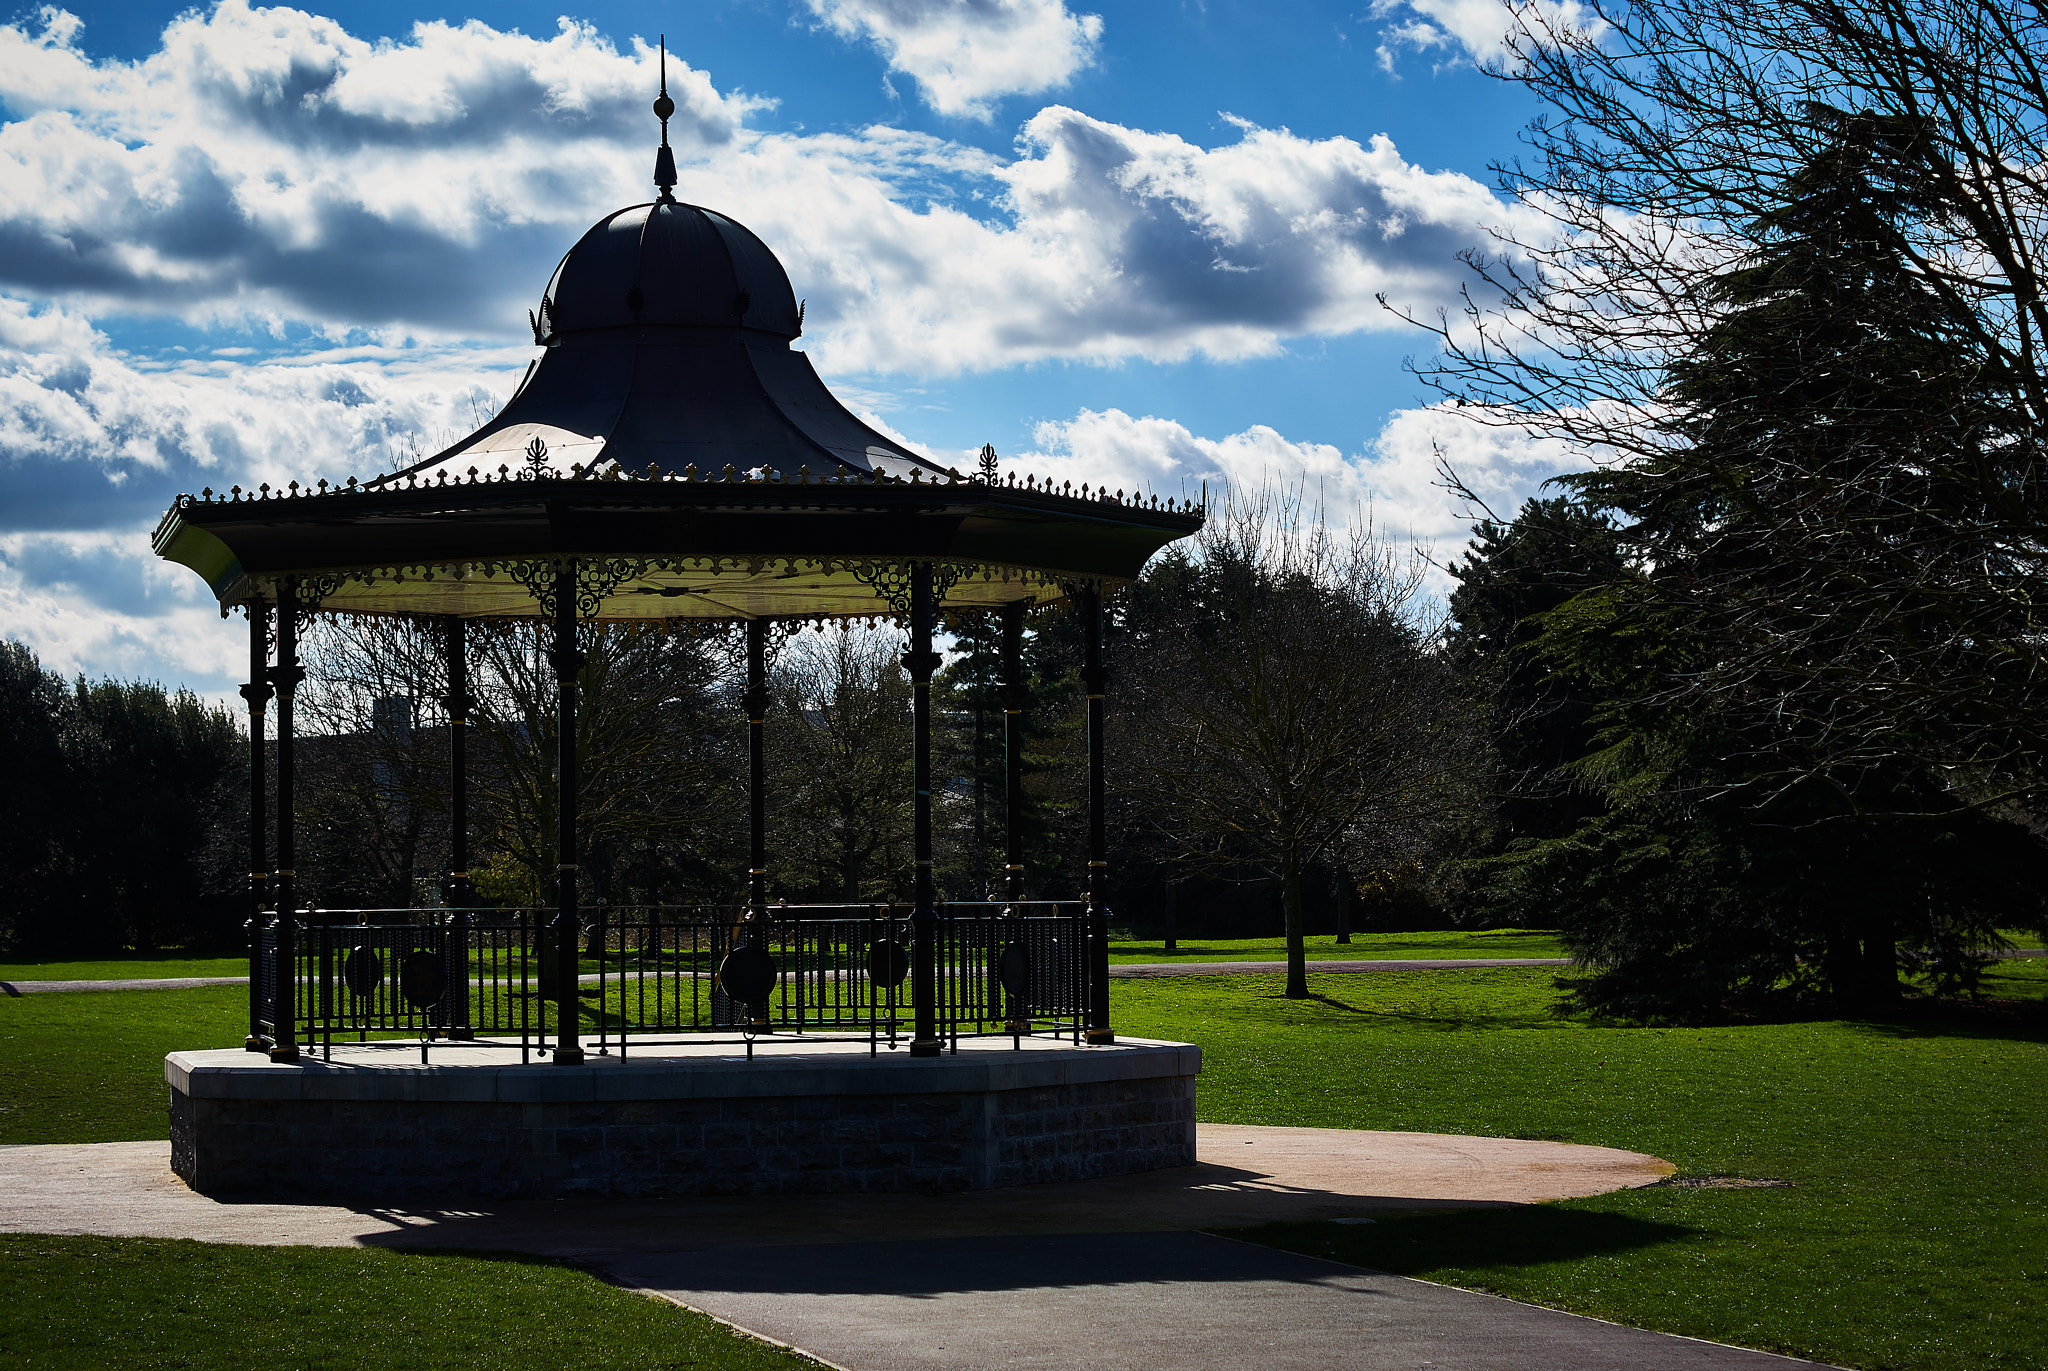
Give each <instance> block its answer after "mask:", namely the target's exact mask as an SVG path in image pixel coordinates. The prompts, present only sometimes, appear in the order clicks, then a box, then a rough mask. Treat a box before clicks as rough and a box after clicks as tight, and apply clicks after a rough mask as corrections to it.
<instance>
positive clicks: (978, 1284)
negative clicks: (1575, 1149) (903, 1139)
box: [611, 1233, 1815, 1371]
mask: <svg viewBox="0 0 2048 1371" xmlns="http://www.w3.org/2000/svg"><path fill="white" fill-rule="evenodd" d="M611 1274H612V1277H613V1279H614V1280H617V1281H619V1282H621V1283H622V1284H625V1285H630V1286H633V1287H636V1288H638V1289H642V1290H648V1291H652V1292H654V1293H656V1294H659V1295H663V1296H665V1297H667V1298H669V1299H672V1300H675V1301H676V1302H677V1303H679V1304H684V1305H688V1306H689V1307H691V1308H693V1309H701V1310H704V1311H705V1312H707V1313H710V1314H714V1315H716V1316H717V1317H719V1318H721V1319H724V1320H726V1321H727V1322H728V1323H735V1324H738V1325H739V1326H740V1327H742V1328H746V1329H749V1330H751V1331H753V1332H756V1333H763V1334H766V1335H767V1336H768V1337H771V1338H774V1339H776V1340H778V1341H780V1342H786V1343H789V1344H791V1345H792V1346H795V1347H798V1348H801V1349H802V1350H804V1351H806V1352H809V1353H811V1354H812V1355H813V1356H817V1357H821V1358H823V1359H824V1360H826V1361H827V1362H830V1363H832V1364H834V1365H837V1366H840V1367H844V1368H849V1369H850V1371H1181V1369H1182V1368H1188V1369H1189V1371H1192V1368H1196V1367H1199V1368H1202V1371H1312V1369H1313V1371H1339V1369H1341V1371H1382V1369H1383V1368H1384V1371H1395V1368H1399V1371H1409V1368H1412V1367H1431V1366H1441V1367H1455V1368H1458V1371H1781V1368H1789V1367H1795V1366H1813V1365H1814V1364H1815V1363H1812V1362H1803V1361H1794V1360H1792V1359H1790V1358H1785V1357H1776V1356H1772V1355H1771V1354H1769V1353H1766V1352H1752V1351H1748V1350H1746V1349H1743V1348H1735V1347H1726V1346H1722V1345H1720V1344H1718V1343H1707V1342H1696V1341H1693V1340H1692V1339H1689V1338H1676V1337H1671V1336H1669V1335H1668V1334H1663V1333H1650V1332H1645V1331H1643V1330H1642V1329H1637V1328H1624V1327H1622V1326H1620V1325H1618V1324H1611V1323H1602V1322H1599V1321H1598V1320H1595V1319H1586V1318H1580V1317H1577V1316H1576V1315H1572V1314H1563V1313H1559V1312H1558V1311H1556V1310H1554V1309H1539V1308H1537V1307H1535V1306H1534V1305H1527V1304H1518V1303H1516V1302H1514V1301H1512V1300H1504V1299H1499V1298H1496V1297H1494V1296H1491V1295H1481V1294H1476V1293H1474V1292H1472V1291H1469V1290H1456V1289H1453V1288H1451V1287H1449V1286H1444V1285H1432V1284H1430V1283H1428V1282H1426V1281H1417V1280H1408V1279H1406V1278H1404V1277H1400V1276H1389V1275H1384V1274H1381V1273H1379V1272H1373V1271H1364V1270H1360V1269H1359V1268H1357V1267H1353V1266H1343V1265H1339V1264H1338V1263H1336V1262H1328V1261H1321V1260H1318V1259H1316V1258H1314V1257H1301V1256H1296V1255H1294V1254H1292V1253H1288V1252H1276V1251H1273V1250H1272V1249H1270V1248H1263V1247H1254V1246H1252V1245H1250V1244H1249V1243H1241V1242H1234V1241H1232V1240H1230V1239H1228V1238H1219V1237H1215V1236H1213V1235H1211V1234H1207V1233H1115V1234H1089V1235H1086V1236H1069V1237H1022V1238H1006V1239H1002V1240H997V1241H991V1240H989V1239H986V1238H979V1239H963V1238H951V1239H940V1240H932V1239H926V1240H924V1241H920V1242H888V1243H852V1244H847V1245H844V1246H835V1247H794V1248H791V1247H783V1248H753V1249H750V1250H749V1249H742V1250H738V1251H731V1252H726V1253H722V1254H720V1257H719V1259H718V1260H717V1261H715V1262H707V1261H705V1260H703V1258H702V1257H700V1256H695V1255H671V1256H664V1257H641V1258H634V1259H629V1260H626V1261H622V1262H618V1263H615V1264H613V1266H612V1267H611Z"/></svg>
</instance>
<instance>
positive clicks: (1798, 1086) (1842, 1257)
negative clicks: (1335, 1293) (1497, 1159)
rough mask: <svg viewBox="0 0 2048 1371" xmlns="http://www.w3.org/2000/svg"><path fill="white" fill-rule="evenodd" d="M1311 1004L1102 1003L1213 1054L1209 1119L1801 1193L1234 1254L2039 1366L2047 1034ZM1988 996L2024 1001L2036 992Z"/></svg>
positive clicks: (1258, 984) (1434, 975)
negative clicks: (1468, 1140) (1667, 1166)
mask: <svg viewBox="0 0 2048 1371" xmlns="http://www.w3.org/2000/svg"><path fill="white" fill-rule="evenodd" d="M1311 984H1312V987H1313V989H1314V990H1315V991H1316V992H1317V997H1316V998H1314V999H1311V1000H1305V1001H1289V1000H1284V999H1281V998H1280V997H1279V991H1280V987H1281V982H1280V979H1279V978H1278V977H1277V976H1274V977H1267V976H1256V977H1253V976H1233V977H1220V976H1219V977H1202V978H1189V979H1185V980H1182V979H1176V980H1171V981H1115V982H1112V987H1113V990H1112V994H1113V996H1114V1000H1113V1003H1114V1007H1115V1016H1116V1017H1115V1021H1116V1024H1117V1027H1118V1029H1119V1030H1120V1031H1122V1032H1126V1033H1130V1034H1132V1035H1142V1036H1147V1037H1165V1038H1181V1039H1187V1040H1191V1041H1194V1042H1197V1043H1200V1044H1201V1046H1202V1049H1203V1054H1204V1071H1203V1076H1202V1084H1201V1092H1200V1114H1201V1117H1202V1118H1203V1119H1205V1120H1213V1121H1218V1122H1230V1123H1253V1124H1287V1125H1306V1126H1315V1127H1328V1128H1378V1129H1402V1130H1416V1131H1425V1132H1439V1133H1466V1134H1483V1135H1490V1136H1495V1137H1526V1138H1550V1139H1560V1140H1564V1141H1570V1142H1578V1143H1594V1144H1600V1145H1604V1146H1610V1147H1621V1148H1626V1149H1629V1150H1632V1151H1641V1152H1650V1153H1654V1154H1655V1155H1657V1156H1660V1157H1663V1158H1665V1159H1666V1160H1668V1161H1670V1162H1672V1163H1674V1164H1676V1165H1677V1167H1678V1168H1679V1172H1680V1177H1681V1178H1693V1179H1698V1178H1703V1177H1746V1178H1753V1179H1770V1180H1782V1181H1789V1182H1790V1183H1791V1184H1790V1185H1789V1186H1786V1187H1782V1188H1741V1189H1735V1188H1705V1187H1698V1188H1695V1187H1681V1186H1659V1187H1656V1188H1653V1189H1648V1190H1638V1191H1630V1192H1625V1193H1622V1194H1617V1195H1608V1196H1602V1197H1599V1198H1595V1199H1589V1200H1575V1201H1569V1202H1565V1203H1559V1204H1551V1205H1540V1206H1532V1207H1529V1208H1525V1209H1515V1210H1495V1211H1470V1212H1464V1213H1455V1214H1434V1215H1413V1216H1407V1217H1395V1218H1387V1219H1382V1220H1381V1221H1380V1222H1378V1223H1375V1224H1373V1225H1370V1226H1340V1225H1335V1224H1328V1223H1319V1224H1285V1225H1270V1226H1267V1227H1263V1228H1258V1229H1251V1230H1245V1231H1242V1232H1240V1233H1238V1234H1236V1235H1235V1236H1240V1237H1245V1238H1248V1239H1251V1240H1252V1241H1256V1242H1262V1243H1267V1244H1270V1245H1273V1246H1278V1247H1284V1248H1287V1249H1289V1250H1293V1251H1300V1252H1306V1253H1311V1254H1314V1255H1317V1256H1329V1257H1334V1258H1336V1259H1338V1260H1341V1261H1348V1262H1353V1263H1356V1264H1358V1265H1362V1266H1369V1267H1375V1268H1378V1269H1381V1270H1387V1271H1396V1272H1400V1273H1403V1274H1407V1275H1414V1276H1421V1277H1424V1278H1426V1279H1429V1280H1435V1281H1443V1282H1446V1283H1448V1284H1453V1285H1461V1286H1467V1287H1472V1288H1478V1289H1486V1290H1492V1291H1496V1292H1498V1293H1500V1294H1504V1295H1510V1296H1513V1297H1514V1298H1517V1299H1523V1300H1528V1301H1531V1302H1534V1303H1537V1304H1546V1305H1552V1306H1555V1307H1558V1308H1563V1309H1571V1310H1575V1311H1577V1312H1580V1313H1585V1314H1592V1315H1596V1316H1598V1317H1601V1318H1607V1319H1613V1320H1615V1321H1617V1322H1621V1323H1628V1324H1635V1325H1638V1326H1642V1327H1648V1328H1658V1329H1664V1330H1666V1331H1669V1332H1674V1333H1684V1334H1688V1335H1691V1336H1694V1337H1702V1338H1711V1339H1716V1340H1719V1341H1724V1342H1733V1343H1739V1344H1742V1345H1745V1346H1749V1347H1759V1348H1764V1349H1767V1350H1771V1351H1778V1352H1787V1353H1792V1354H1796V1355H1800V1356H1807V1357H1814V1358H1818V1359H1820V1360H1823V1361H1831V1362H1835V1363H1839V1364H1843V1365H1848V1366H1855V1367H1870V1368H1902V1369H1905V1371H1950V1369H1951V1368H1953V1371H1963V1368H2010V1367H2041V1366H2044V1365H2048V1304H2044V1301H2043V1296H2044V1295H2048V1206H2044V1203H2043V1199H2042V1195H2041V1188H2040V1178H2041V1177H2042V1176H2043V1175H2048V1092H2044V1091H2043V1090H2042V1088H2041V1087H2042V1085H2043V1084H2044V1083H2048V1033H2044V1032H2043V1031H2041V1029H2040V1028H2039V1027H2029V1026H2025V1025H2026V1020H2027V1017H2028V1016H2026V1015H2024V1014H2021V1015H2019V1016H2017V1018H2018V1023H2017V1025H2016V1024H2015V1023H2014V1022H2012V1021H2004V1022H2002V1021H2001V1020H2000V1018H1999V1016H1997V1015H1995V1014H1985V1015H1982V1016H1980V1021H1977V1022H1972V1021H1971V1017H1972V1016H1971V1015H1970V1014H1969V1012H1968V1011H1964V1012H1962V1013H1961V1014H1959V1015H1957V1016H1955V1017H1952V1018H1950V1019H1947V1020H1944V1019H1941V1018H1933V1017H1927V1018H1905V1019H1901V1020H1899V1021H1895V1022H1885V1023H1870V1022H1819V1023H1815V1022H1808V1023H1774V1024H1753V1025H1733V1026H1723V1027H1709V1028H1627V1027H1613V1026H1600V1025H1594V1024H1588V1023H1586V1022H1583V1021H1575V1020H1569V1019H1561V1018H1558V1017H1557V1016H1556V1015H1555V1014H1554V1013H1553V1012H1552V1005H1553V1003H1554V1002H1555V1000H1556V992H1555V990H1554V989H1553V987H1552V980H1551V976H1550V974H1549V973H1547V972H1544V971H1540V970H1527V969H1524V970H1516V969H1509V968H1503V969H1501V970H1498V971H1495V970H1481V971H1447V972H1412V973H1411V972H1398V973H1380V974H1374V975H1365V976H1344V977H1337V976H1330V977H1326V978H1321V979H1316V978H1313V977H1312V978H1311ZM1989 990H1990V993H1992V994H1995V995H2002V996H2006V997H2011V998H2016V999H2032V1000H2035V1001H2038V1000H2039V998H2040V997H2041V995H2042V993H2043V991H2044V990H2048V967H2043V966H2041V965H2040V964H2039V963H2031V964H2028V963H2009V964H2007V965H2005V966H2003V967H2001V968H1998V969H1997V970H1994V972H1993V973H1992V976H1991V978H1990V983H1989ZM2032 1019H2033V1022H2034V1023H2035V1024H2038V1023H2039V1016H2038V1015H2034V1016H2032Z"/></svg>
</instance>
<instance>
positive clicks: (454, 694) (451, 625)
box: [441, 614, 476, 909]
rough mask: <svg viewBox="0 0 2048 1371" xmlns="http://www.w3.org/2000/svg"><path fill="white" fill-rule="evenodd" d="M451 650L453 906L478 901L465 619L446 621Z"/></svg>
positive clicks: (448, 892)
mask: <svg viewBox="0 0 2048 1371" xmlns="http://www.w3.org/2000/svg"><path fill="white" fill-rule="evenodd" d="M445 633H446V645H447V652H448V693H447V695H445V696H444V697H442V700H441V703H442V705H443V706H444V707H445V708H446V709H447V711H448V877H447V879H446V880H444V881H442V882H441V901H442V903H444V904H446V905H447V906H448V907H449V908H450V909H467V908H469V907H470V906H472V905H474V904H475V903H476V889H475V887H474V886H473V885H472V884H471V883H470V879H469V707H470V703H471V702H470V698H469V653H468V651H467V650H466V648H467V644H466V643H465V642H464V638H465V636H466V635H465V634H464V632H463V622H462V620H461V619H458V618H456V617H455V616H454V615H452V614H451V615H449V616H448V618H447V619H446V620H445Z"/></svg>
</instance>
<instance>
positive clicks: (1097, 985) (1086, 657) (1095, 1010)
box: [1081, 581, 1116, 1043]
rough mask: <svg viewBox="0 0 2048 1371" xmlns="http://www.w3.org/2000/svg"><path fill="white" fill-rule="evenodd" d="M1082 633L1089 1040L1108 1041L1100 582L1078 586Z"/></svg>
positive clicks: (1112, 1037) (1113, 1037)
mask: <svg viewBox="0 0 2048 1371" xmlns="http://www.w3.org/2000/svg"><path fill="white" fill-rule="evenodd" d="M1081 621H1082V631H1083V633H1084V635H1085V637H1084V640H1083V644H1082V652H1081V688H1082V689H1083V690H1085V691H1086V692H1087V693H1088V942H1089V952H1090V956H1089V959H1088V961H1089V966H1088V1041H1089V1042H1091V1043H1113V1042H1115V1041H1116V1034H1115V1033H1113V1032H1111V1031H1110V1027H1109V910H1108V908H1107V907H1105V906H1104V905H1103V903H1102V900H1103V897H1104V896H1105V895H1107V894H1108V893H1109V839H1108V831H1109V830H1108V827H1107V817H1108V816H1107V815H1106V814H1105V813H1104V810H1103V775H1102V693H1103V689H1104V687H1105V685H1106V684H1107V682H1108V676H1107V674H1106V673H1105V672H1104V670H1103V667H1102V583H1101V582H1100V581H1091V582H1089V583H1088V585H1087V587H1086V588H1085V589H1084V590H1083V591H1082V592H1081Z"/></svg>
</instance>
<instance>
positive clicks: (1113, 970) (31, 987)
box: [0, 947, 2048, 996]
mask: <svg viewBox="0 0 2048 1371" xmlns="http://www.w3.org/2000/svg"><path fill="white" fill-rule="evenodd" d="M1993 955H1994V956H1996V957H1998V958H2000V959H2005V958H2013V957H2048V949H2044V948H2039V947H2020V948H2014V949H2012V950H2011V951H2009V952H1999V953H1994V954H1993ZM1571 964H1572V963H1571V959H1570V958H1569V957H1446V958H1439V959H1435V960H1422V959H1413V960H1403V959H1400V958H1391V957H1390V958H1384V959H1381V960H1378V961H1335V960H1332V961H1311V962H1309V964H1308V969H1309V974H1310V975H1326V974H1329V973H1332V972H1334V973H1338V974H1351V973H1354V972H1365V971H1481V970H1484V969H1486V968H1487V967H1496V966H1570V965H1571ZM1286 969H1287V963H1286V962H1284V961H1283V962H1119V963H1116V964H1113V965H1112V966H1111V967H1110V968H1109V975H1110V979H1111V980H1149V979H1151V978H1152V977H1154V976H1260V975H1265V976H1270V975H1272V974H1274V973H1275V972H1279V971H1284V970H1286ZM576 979H577V982H578V983H579V984H582V985H596V984H597V980H598V978H597V976H596V975H595V974H591V975H585V976H578V977H577V978H576ZM612 979H613V980H617V979H619V977H617V976H616V975H615V976H613V977H612ZM248 983H249V978H248V977H247V976H172V977H168V978H165V979H162V980H151V981H0V995H6V996H14V995H49V994H54V993H58V992H62V991H73V990H196V989H200V988H202V987H204V986H210V985H247V984H248Z"/></svg>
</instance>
